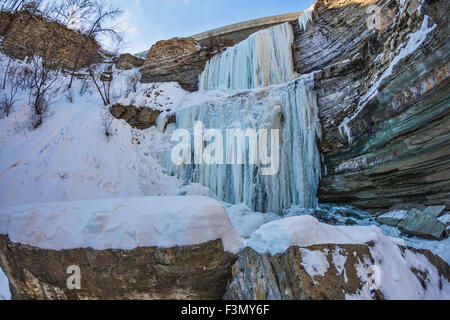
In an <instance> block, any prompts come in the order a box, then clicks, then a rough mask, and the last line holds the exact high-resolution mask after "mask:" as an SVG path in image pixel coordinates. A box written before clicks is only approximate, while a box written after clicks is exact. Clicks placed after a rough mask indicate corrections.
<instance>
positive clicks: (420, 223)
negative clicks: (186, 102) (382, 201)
mask: <svg viewBox="0 0 450 320" xmlns="http://www.w3.org/2000/svg"><path fill="white" fill-rule="evenodd" d="M446 227H447V226H446V225H445V224H444V223H442V222H440V221H439V220H437V219H435V218H432V217H430V216H429V215H427V214H425V213H423V212H421V211H419V210H417V209H412V210H410V211H409V213H408V216H407V217H406V218H405V219H404V220H403V221H401V222H400V223H399V225H398V228H399V229H400V230H401V231H403V232H405V233H407V234H409V235H412V236H417V237H422V238H428V239H435V240H441V239H442V238H443V237H444V235H445V229H446Z"/></svg>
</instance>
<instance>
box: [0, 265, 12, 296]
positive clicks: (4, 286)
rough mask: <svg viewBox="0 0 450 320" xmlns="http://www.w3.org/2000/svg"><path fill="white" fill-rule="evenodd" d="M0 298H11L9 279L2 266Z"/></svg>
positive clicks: (0, 271)
mask: <svg viewBox="0 0 450 320" xmlns="http://www.w3.org/2000/svg"><path fill="white" fill-rule="evenodd" d="M0 300H11V292H10V291H9V281H8V278H7V277H6V275H5V273H4V272H3V270H2V268H0Z"/></svg>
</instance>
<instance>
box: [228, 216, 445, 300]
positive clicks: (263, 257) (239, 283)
mask: <svg viewBox="0 0 450 320" xmlns="http://www.w3.org/2000/svg"><path fill="white" fill-rule="evenodd" d="M247 245H248V248H245V249H244V250H243V251H242V252H241V253H240V254H239V259H238V261H237V262H236V264H235V266H234V267H233V281H232V282H231V284H230V285H229V287H228V289H227V293H226V294H225V298H226V299H270V300H272V299H273V300H278V299H286V300H289V299H294V300H310V299H313V300H317V299H319V300H320V299H334V300H336V299H337V300H339V299H413V300H416V299H444V300H445V299H449V298H450V282H449V281H450V278H449V277H450V276H449V275H450V267H449V265H448V264H447V263H446V262H445V261H443V260H442V259H441V258H439V257H438V256H435V255H433V254H432V253H431V252H430V251H428V250H416V249H412V248H409V247H407V246H405V245H404V244H403V241H402V240H400V239H394V238H390V237H387V236H385V235H383V233H382V231H381V230H380V229H378V228H377V227H375V226H371V227H335V226H330V225H326V224H323V223H320V222H319V221H317V220H316V219H315V218H313V217H310V216H300V217H293V218H286V219H283V220H278V221H275V222H271V223H268V224H266V225H263V226H262V227H261V228H260V229H258V230H257V231H255V232H254V233H253V234H252V236H251V238H250V239H249V241H248V243H247Z"/></svg>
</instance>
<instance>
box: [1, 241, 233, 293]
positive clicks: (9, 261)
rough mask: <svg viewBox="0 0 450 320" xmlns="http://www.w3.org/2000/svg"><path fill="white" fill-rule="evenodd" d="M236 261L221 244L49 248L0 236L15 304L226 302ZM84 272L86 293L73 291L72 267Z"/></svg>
mask: <svg viewBox="0 0 450 320" xmlns="http://www.w3.org/2000/svg"><path fill="white" fill-rule="evenodd" d="M235 261H236V257H235V256H234V255H232V254H230V253H227V252H224V249H223V246H222V242H221V241H220V240H217V241H210V242H207V243H204V244H200V245H193V246H185V247H174V248H169V249H158V248H156V247H147V248H137V249H134V250H130V251H126V250H103V251H96V250H93V249H73V250H61V251H55V250H45V249H39V248H36V247H31V246H27V245H21V244H18V243H12V242H10V241H9V239H8V237H7V236H1V235H0V265H1V267H2V269H3V270H4V272H5V274H6V275H7V277H8V278H9V281H10V288H11V294H12V299H15V300H27V299H37V300H66V299H69V300H86V299H89V300H97V299H101V300H119V299H120V300H131V299H133V300H153V299H156V300H157V299H164V300H170V299H221V298H222V297H223V294H224V293H225V290H226V286H227V283H228V281H229V279H230V277H231V268H232V265H233V263H234V262H235ZM71 265H76V266H78V267H79V268H80V274H81V289H79V290H76V289H74V290H69V289H68V287H67V280H68V278H69V277H70V274H67V273H66V272H67V268H68V267H69V266H71Z"/></svg>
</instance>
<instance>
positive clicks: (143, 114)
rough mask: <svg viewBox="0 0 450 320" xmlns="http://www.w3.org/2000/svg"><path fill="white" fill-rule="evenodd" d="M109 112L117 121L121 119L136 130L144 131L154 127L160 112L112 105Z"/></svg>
mask: <svg viewBox="0 0 450 320" xmlns="http://www.w3.org/2000/svg"><path fill="white" fill-rule="evenodd" d="M109 111H110V112H111V114H112V115H113V116H114V117H115V118H117V119H123V120H125V121H126V122H128V124H129V125H130V126H132V127H133V128H136V129H140V130H145V129H148V128H150V127H152V126H155V125H156V119H158V117H159V115H160V114H161V113H162V111H159V110H153V109H150V108H142V107H135V106H123V105H121V104H115V105H113V106H112V107H111V108H110V109H109Z"/></svg>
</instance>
